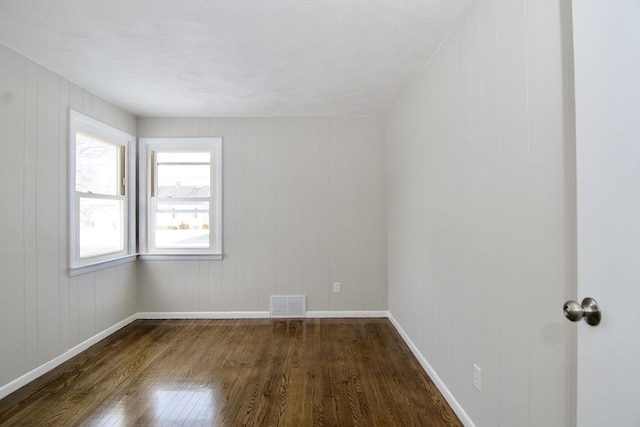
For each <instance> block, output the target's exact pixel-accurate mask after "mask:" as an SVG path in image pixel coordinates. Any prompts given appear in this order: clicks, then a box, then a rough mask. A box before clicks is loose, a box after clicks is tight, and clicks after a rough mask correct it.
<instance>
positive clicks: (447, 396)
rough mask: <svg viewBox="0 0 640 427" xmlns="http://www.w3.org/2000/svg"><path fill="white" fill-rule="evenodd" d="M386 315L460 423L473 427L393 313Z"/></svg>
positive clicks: (467, 416)
mask: <svg viewBox="0 0 640 427" xmlns="http://www.w3.org/2000/svg"><path fill="white" fill-rule="evenodd" d="M388 317H389V320H390V321H391V323H392V324H393V326H395V328H396V329H397V331H398V333H399V334H400V336H401V337H402V339H403V340H404V342H405V343H407V345H408V346H409V348H410V349H411V352H412V353H413V355H414V356H415V357H416V359H418V362H420V364H421V365H422V367H423V368H424V370H425V371H427V375H429V378H431V380H432V381H433V383H434V384H435V385H436V387H437V388H438V390H440V393H442V395H443V396H444V398H445V400H446V401H447V403H448V404H449V406H451V409H453V412H455V413H456V415H457V416H458V418H460V421H461V422H462V424H464V425H465V426H466V427H475V424H474V423H473V421H472V420H471V417H469V415H468V414H467V413H466V412H465V410H464V409H463V408H462V405H460V403H458V401H457V400H456V398H455V397H454V396H453V394H452V393H451V391H449V389H448V388H447V386H446V385H445V384H444V382H443V381H442V380H441V379H440V377H439V376H438V374H437V373H436V371H435V370H434V369H433V368H432V367H431V365H430V364H429V362H427V359H425V358H424V356H423V355H422V353H420V350H418V347H416V345H415V344H414V343H413V341H411V338H409V335H407V333H406V332H405V331H404V329H402V326H400V323H398V321H397V320H396V318H395V317H393V314H391V313H389V315H388Z"/></svg>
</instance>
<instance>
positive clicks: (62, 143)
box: [56, 79, 115, 351]
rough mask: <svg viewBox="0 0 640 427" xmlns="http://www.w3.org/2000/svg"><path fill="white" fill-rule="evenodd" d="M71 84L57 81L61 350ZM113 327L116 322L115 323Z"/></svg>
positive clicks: (65, 317)
mask: <svg viewBox="0 0 640 427" xmlns="http://www.w3.org/2000/svg"><path fill="white" fill-rule="evenodd" d="M69 97H70V84H69V82H68V81H67V80H65V79H60V90H59V103H58V147H57V150H58V225H57V228H58V269H57V272H56V275H57V277H59V278H60V283H59V292H60V300H59V303H60V309H59V310H60V326H59V329H60V350H61V351H65V350H67V349H69V348H70V347H69V276H68V275H67V274H66V273H67V267H68V257H67V254H68V253H69V249H68V239H67V238H66V236H67V234H68V221H67V200H68V185H67V179H68V176H67V175H68V172H67V159H68V155H69V150H68V140H67V138H68V132H67V123H68V122H69V102H70V99H69ZM114 323H115V322H114Z"/></svg>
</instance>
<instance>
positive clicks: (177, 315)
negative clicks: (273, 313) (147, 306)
mask: <svg viewBox="0 0 640 427" xmlns="http://www.w3.org/2000/svg"><path fill="white" fill-rule="evenodd" d="M137 318H138V319H268V318H269V312H268V311H152V312H142V313H138V317H137Z"/></svg>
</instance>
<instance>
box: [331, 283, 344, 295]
mask: <svg viewBox="0 0 640 427" xmlns="http://www.w3.org/2000/svg"><path fill="white" fill-rule="evenodd" d="M341 287H342V285H341V284H340V282H333V293H334V294H339V293H340V290H341Z"/></svg>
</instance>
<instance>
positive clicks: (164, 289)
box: [139, 118, 387, 311]
mask: <svg viewBox="0 0 640 427" xmlns="http://www.w3.org/2000/svg"><path fill="white" fill-rule="evenodd" d="M181 132H184V134H181ZM191 134H194V135H199V136H221V137H222V138H223V147H224V148H223V150H224V151H223V163H224V177H223V179H224V182H223V187H224V190H223V191H224V196H223V197H224V207H223V209H224V216H223V228H224V236H223V246H224V258H223V260H222V261H198V262H197V263H194V264H191V262H189V266H188V267H187V268H184V266H183V265H181V263H183V261H144V262H141V263H140V271H139V277H140V292H139V296H140V306H141V310H143V311H197V310H203V311H267V310H269V295H271V294H277V293H280V294H305V295H307V297H308V300H307V303H308V309H309V310H314V311H328V310H384V309H385V308H386V303H387V294H386V261H385V260H386V233H385V231H384V230H385V229H386V214H385V211H386V208H385V204H384V197H385V188H384V179H385V176H384V170H385V167H384V165H385V162H386V160H385V158H384V152H385V147H384V138H385V126H384V120H383V119H334V118H211V119H209V120H208V121H207V120H206V119H199V118H194V119H182V118H180V119H173V118H168V119H157V118H150V119H145V118H142V119H140V120H139V136H140V137H154V136H155V137H162V136H189V135H191ZM338 265H341V266H344V267H343V268H342V271H344V272H345V276H344V277H343V278H341V277H339V271H338V270H339V269H338V268H337V266H338ZM163 269H166V270H168V274H165V273H163ZM166 270H165V272H166ZM335 280H342V282H343V292H342V293H341V294H333V293H332V290H331V285H332V282H333V281H335ZM167 295H168V297H166V296H167ZM196 299H198V301H197V302H196V301H195V300H196Z"/></svg>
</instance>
